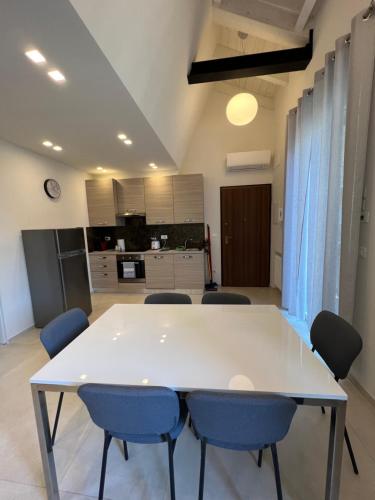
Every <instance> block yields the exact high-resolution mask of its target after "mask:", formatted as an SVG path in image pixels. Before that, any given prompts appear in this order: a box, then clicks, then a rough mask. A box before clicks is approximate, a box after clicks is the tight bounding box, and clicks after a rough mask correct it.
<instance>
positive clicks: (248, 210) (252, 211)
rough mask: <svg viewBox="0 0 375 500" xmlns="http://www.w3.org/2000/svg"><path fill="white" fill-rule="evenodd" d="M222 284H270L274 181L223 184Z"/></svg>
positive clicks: (221, 193) (221, 191) (221, 194)
mask: <svg viewBox="0 0 375 500" xmlns="http://www.w3.org/2000/svg"><path fill="white" fill-rule="evenodd" d="M220 198H221V269H222V284H223V286H269V282H270V240H271V184H262V185H258V186H234V187H222V188H221V190H220Z"/></svg>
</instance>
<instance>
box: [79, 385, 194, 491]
mask: <svg viewBox="0 0 375 500" xmlns="http://www.w3.org/2000/svg"><path fill="white" fill-rule="evenodd" d="M78 395H79V397H80V398H81V399H82V401H83V402H84V403H85V405H86V406H87V409H88V411H89V413H90V416H91V418H92V420H93V422H94V423H95V424H96V425H97V426H98V427H101V428H102V429H103V430H104V448H103V458H102V469H101V475H100V486H99V497H98V498H99V500H101V499H102V498H103V493H104V482H105V472H106V466H107V453H108V448H109V445H110V443H111V440H112V438H113V437H114V438H118V439H121V440H122V441H123V444H124V456H125V460H128V458H129V457H128V449H127V441H129V442H132V443H148V444H151V443H161V442H166V443H168V459H169V480H170V492H171V499H172V500H175V485H174V466H173V453H174V449H175V446H176V440H177V438H178V436H179V435H180V433H181V431H182V429H183V427H184V425H185V420H186V415H187V409H186V404H185V402H184V401H180V400H179V398H178V396H177V394H176V393H175V392H174V391H172V390H171V389H168V388H166V387H134V386H119V385H103V384H84V385H81V386H80V388H79V389H78Z"/></svg>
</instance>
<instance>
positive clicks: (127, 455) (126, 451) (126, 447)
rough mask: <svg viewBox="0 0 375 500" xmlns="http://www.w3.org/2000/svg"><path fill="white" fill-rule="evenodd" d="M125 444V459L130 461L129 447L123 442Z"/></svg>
mask: <svg viewBox="0 0 375 500" xmlns="http://www.w3.org/2000/svg"><path fill="white" fill-rule="evenodd" d="M123 443H124V457H125V460H129V453H128V445H127V444H126V441H123Z"/></svg>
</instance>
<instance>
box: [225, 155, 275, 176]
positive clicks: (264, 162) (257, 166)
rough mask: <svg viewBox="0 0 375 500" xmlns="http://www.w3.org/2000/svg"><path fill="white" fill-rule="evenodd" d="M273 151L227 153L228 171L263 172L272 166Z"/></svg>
mask: <svg viewBox="0 0 375 500" xmlns="http://www.w3.org/2000/svg"><path fill="white" fill-rule="evenodd" d="M271 158H272V154H271V151H246V152H244V153H227V171H228V172H236V171H237V172H238V171H241V170H262V169H264V168H268V167H270V166H271Z"/></svg>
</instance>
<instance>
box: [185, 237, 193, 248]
mask: <svg viewBox="0 0 375 500" xmlns="http://www.w3.org/2000/svg"><path fill="white" fill-rule="evenodd" d="M188 241H193V238H188V239H187V240H185V244H184V247H185V250H186V249H187V244H188Z"/></svg>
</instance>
